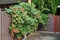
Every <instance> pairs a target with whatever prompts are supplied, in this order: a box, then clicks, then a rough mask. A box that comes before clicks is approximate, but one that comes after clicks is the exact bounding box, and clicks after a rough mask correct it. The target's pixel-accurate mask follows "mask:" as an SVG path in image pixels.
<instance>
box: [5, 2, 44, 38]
mask: <svg viewBox="0 0 60 40" xmlns="http://www.w3.org/2000/svg"><path fill="white" fill-rule="evenodd" d="M5 11H6V12H7V13H8V14H9V16H10V17H11V24H10V28H9V29H10V30H11V33H12V34H13V35H15V36H16V37H17V38H19V39H21V38H22V37H26V36H27V35H29V34H31V33H32V32H34V31H35V30H37V28H38V23H39V22H40V20H41V19H42V16H41V14H40V11H39V10H38V9H35V5H30V4H28V3H20V4H18V5H15V6H11V7H9V8H5ZM42 20H44V18H43V19H42ZM42 20H41V21H42ZM43 22H44V21H43Z"/></svg>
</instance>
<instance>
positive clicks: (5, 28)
mask: <svg viewBox="0 0 60 40" xmlns="http://www.w3.org/2000/svg"><path fill="white" fill-rule="evenodd" d="M9 24H10V18H9V17H8V15H7V14H5V13H4V12H2V31H1V33H2V36H1V38H2V39H1V40H12V39H11V37H10V34H9Z"/></svg>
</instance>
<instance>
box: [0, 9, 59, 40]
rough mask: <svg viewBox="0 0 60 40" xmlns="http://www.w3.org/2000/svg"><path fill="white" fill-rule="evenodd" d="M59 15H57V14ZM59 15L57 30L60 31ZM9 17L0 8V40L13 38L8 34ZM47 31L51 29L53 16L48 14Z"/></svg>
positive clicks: (11, 39)
mask: <svg viewBox="0 0 60 40" xmlns="http://www.w3.org/2000/svg"><path fill="white" fill-rule="evenodd" d="M58 17H59V16H58ZM59 21H60V17H59V18H58V19H57V23H58V24H57V25H58V28H57V29H58V32H60V22H59ZM9 24H10V17H8V15H7V14H6V13H5V12H3V11H1V9H0V40H13V38H12V37H11V36H10V34H9ZM47 28H48V31H53V16H51V15H50V19H49V22H48V27H47Z"/></svg>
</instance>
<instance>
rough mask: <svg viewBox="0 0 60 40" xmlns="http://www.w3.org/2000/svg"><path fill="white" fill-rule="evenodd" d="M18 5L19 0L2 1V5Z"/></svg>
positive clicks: (0, 1) (0, 2) (0, 0)
mask: <svg viewBox="0 0 60 40" xmlns="http://www.w3.org/2000/svg"><path fill="white" fill-rule="evenodd" d="M10 3H17V0H0V4H10Z"/></svg>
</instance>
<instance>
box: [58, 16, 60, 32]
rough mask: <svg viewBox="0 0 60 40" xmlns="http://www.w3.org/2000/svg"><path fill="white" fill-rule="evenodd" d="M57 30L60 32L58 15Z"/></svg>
mask: <svg viewBox="0 0 60 40" xmlns="http://www.w3.org/2000/svg"><path fill="white" fill-rule="evenodd" d="M57 32H60V16H57Z"/></svg>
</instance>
